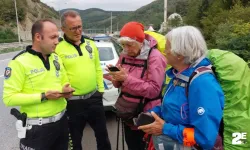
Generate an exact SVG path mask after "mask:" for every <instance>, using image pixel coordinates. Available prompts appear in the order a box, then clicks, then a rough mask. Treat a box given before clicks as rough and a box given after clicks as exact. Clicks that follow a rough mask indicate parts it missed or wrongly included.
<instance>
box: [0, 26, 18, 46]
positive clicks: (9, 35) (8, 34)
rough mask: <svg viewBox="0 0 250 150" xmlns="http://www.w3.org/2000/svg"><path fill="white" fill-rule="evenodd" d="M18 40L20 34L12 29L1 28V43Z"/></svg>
mask: <svg viewBox="0 0 250 150" xmlns="http://www.w3.org/2000/svg"><path fill="white" fill-rule="evenodd" d="M16 41H18V36H17V35H16V34H15V33H13V32H12V31H11V30H10V29H5V30H3V29H0V43H9V42H16Z"/></svg>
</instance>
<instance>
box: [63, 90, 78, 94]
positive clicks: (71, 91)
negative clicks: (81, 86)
mask: <svg viewBox="0 0 250 150" xmlns="http://www.w3.org/2000/svg"><path fill="white" fill-rule="evenodd" d="M73 92H75V90H73V91H69V92H61V93H60V94H70V93H73Z"/></svg>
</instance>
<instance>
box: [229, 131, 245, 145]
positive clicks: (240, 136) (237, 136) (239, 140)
mask: <svg viewBox="0 0 250 150" xmlns="http://www.w3.org/2000/svg"><path fill="white" fill-rule="evenodd" d="M246 136H247V133H246V132H242V133H239V132H235V133H233V134H232V137H233V140H232V144H233V145H239V144H245V141H246V139H247V137H246Z"/></svg>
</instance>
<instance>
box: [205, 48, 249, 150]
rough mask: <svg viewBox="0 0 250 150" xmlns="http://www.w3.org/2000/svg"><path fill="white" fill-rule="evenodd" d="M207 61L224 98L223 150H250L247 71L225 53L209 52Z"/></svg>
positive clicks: (245, 67)
mask: <svg viewBox="0 0 250 150" xmlns="http://www.w3.org/2000/svg"><path fill="white" fill-rule="evenodd" d="M207 57H208V58H209V59H210V61H211V63H212V65H213V67H214V68H215V70H214V73H215V75H216V77H217V80H218V81H219V83H220V85H221V87H222V89H223V92H224V94H225V107H224V115H223V122H224V125H223V128H224V129H223V143H224V150H250V69H249V67H248V65H247V63H246V62H245V61H244V60H243V59H241V58H240V57H238V56H237V55H235V54H234V53H232V52H229V51H223V50H218V49H212V50H210V51H209V52H208V55H207Z"/></svg>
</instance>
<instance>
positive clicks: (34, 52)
mask: <svg viewBox="0 0 250 150" xmlns="http://www.w3.org/2000/svg"><path fill="white" fill-rule="evenodd" d="M26 51H27V52H29V53H30V54H32V55H37V56H39V57H43V54H42V53H40V52H37V51H35V50H33V49H32V45H29V46H27V47H26ZM47 56H48V57H49V56H50V54H48V55H47Z"/></svg>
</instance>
